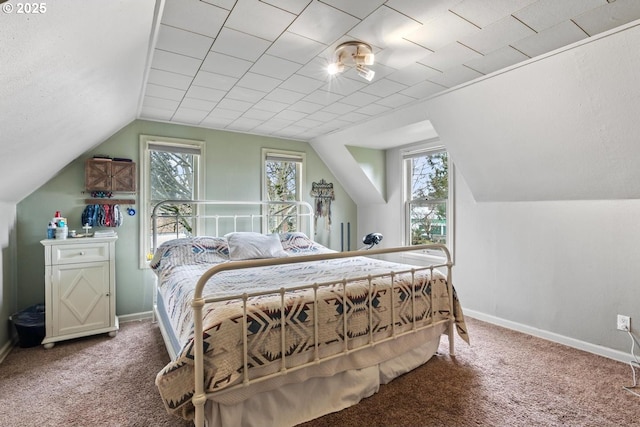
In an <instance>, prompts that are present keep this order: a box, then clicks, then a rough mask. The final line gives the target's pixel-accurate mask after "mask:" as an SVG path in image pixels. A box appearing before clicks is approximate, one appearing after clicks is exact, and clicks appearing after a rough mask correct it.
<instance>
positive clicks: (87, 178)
mask: <svg viewBox="0 0 640 427" xmlns="http://www.w3.org/2000/svg"><path fill="white" fill-rule="evenodd" d="M84 182H85V187H86V189H87V190H96V191H109V190H111V161H109V160H95V159H87V161H86V164H85V168H84Z"/></svg>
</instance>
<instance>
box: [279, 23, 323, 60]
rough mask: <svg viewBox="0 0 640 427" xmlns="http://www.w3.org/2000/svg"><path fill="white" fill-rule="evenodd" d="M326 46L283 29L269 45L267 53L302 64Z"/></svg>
mask: <svg viewBox="0 0 640 427" xmlns="http://www.w3.org/2000/svg"><path fill="white" fill-rule="evenodd" d="M326 48H327V46H326V45H324V44H322V43H320V42H317V41H315V40H311V39H309V38H306V37H303V36H301V35H298V34H295V33H292V32H290V31H285V32H284V33H283V34H282V35H281V36H280V37H278V39H277V40H276V41H275V42H274V43H273V44H272V45H271V47H270V48H269V50H267V53H268V54H269V55H273V56H277V57H279V58H283V59H288V60H289V61H293V62H297V63H298V64H302V65H304V64H306V63H308V62H309V61H311V60H312V59H313V58H315V57H316V56H318V55H319V54H320V53H321V52H323V51H324V50H325V49H326Z"/></svg>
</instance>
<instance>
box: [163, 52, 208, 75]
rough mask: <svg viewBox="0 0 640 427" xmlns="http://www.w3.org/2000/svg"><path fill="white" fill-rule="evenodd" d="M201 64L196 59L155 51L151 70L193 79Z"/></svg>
mask: <svg viewBox="0 0 640 427" xmlns="http://www.w3.org/2000/svg"><path fill="white" fill-rule="evenodd" d="M201 63H202V61H200V60H198V59H196V58H190V57H188V56H184V55H178V54H177V53H172V52H166V51H164V50H158V49H155V50H154V52H153V61H152V63H151V68H155V69H158V70H164V71H171V72H172V73H178V74H184V75H185V76H191V77H193V76H195V75H196V73H197V72H198V68H200V64H201Z"/></svg>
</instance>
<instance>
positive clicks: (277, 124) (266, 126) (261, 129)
mask: <svg viewBox="0 0 640 427" xmlns="http://www.w3.org/2000/svg"><path fill="white" fill-rule="evenodd" d="M289 125H291V122H288V121H282V120H275V119H270V120H267V121H265V122H262V124H261V125H260V126H256V127H255V128H254V129H253V131H254V132H255V133H266V134H268V135H271V134H272V133H274V132H277V131H279V130H281V129H282V128H285V127H287V126H289Z"/></svg>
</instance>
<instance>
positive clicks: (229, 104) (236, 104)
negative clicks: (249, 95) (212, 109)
mask: <svg viewBox="0 0 640 427" xmlns="http://www.w3.org/2000/svg"><path fill="white" fill-rule="evenodd" d="M251 107H253V103H252V102H247V101H240V100H238V99H230V98H224V99H223V100H222V101H220V102H218V106H217V107H216V109H218V108H222V109H225V110H231V111H239V112H240V113H244V112H245V111H247V110H248V109H249V108H251Z"/></svg>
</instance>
